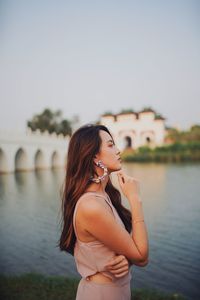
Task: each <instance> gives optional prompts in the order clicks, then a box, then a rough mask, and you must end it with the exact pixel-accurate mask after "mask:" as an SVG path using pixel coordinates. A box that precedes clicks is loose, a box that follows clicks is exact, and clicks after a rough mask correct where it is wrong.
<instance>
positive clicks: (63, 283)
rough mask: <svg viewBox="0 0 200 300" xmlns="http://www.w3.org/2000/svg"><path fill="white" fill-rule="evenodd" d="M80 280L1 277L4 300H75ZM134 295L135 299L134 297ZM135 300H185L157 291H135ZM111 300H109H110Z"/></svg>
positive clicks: (44, 277) (60, 277)
mask: <svg viewBox="0 0 200 300" xmlns="http://www.w3.org/2000/svg"><path fill="white" fill-rule="evenodd" d="M78 283H79V279H73V278H72V279H71V278H67V277H63V276H45V275H41V274H36V273H28V274H25V275H20V276H5V275H0V299H2V300H75V298H76V290H77V286H78ZM133 295H134V297H133ZM132 299H134V300H184V299H186V298H183V297H182V296H181V295H178V294H176V293H175V294H171V295H170V294H166V293H164V292H161V291H157V290H155V289H134V290H133V291H132ZM108 300H109V299H108Z"/></svg>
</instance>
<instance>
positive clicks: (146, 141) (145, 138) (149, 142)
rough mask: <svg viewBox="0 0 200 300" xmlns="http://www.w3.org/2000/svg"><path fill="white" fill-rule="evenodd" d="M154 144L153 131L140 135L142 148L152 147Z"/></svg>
mask: <svg viewBox="0 0 200 300" xmlns="http://www.w3.org/2000/svg"><path fill="white" fill-rule="evenodd" d="M154 142H155V133H154V132H153V131H143V132H142V133H141V144H142V145H143V146H145V145H146V146H149V147H150V146H153V145H154Z"/></svg>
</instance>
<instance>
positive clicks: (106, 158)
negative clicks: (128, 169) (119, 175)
mask: <svg viewBox="0 0 200 300" xmlns="http://www.w3.org/2000/svg"><path fill="white" fill-rule="evenodd" d="M99 135H100V138H101V141H102V144H101V148H100V152H99V153H98V154H97V155H96V157H97V161H98V160H101V161H102V163H103V164H104V165H105V166H106V167H107V168H108V171H109V172H113V171H118V170H121V167H122V165H121V158H120V151H119V149H118V148H117V147H116V145H115V144H114V141H113V139H112V137H111V136H110V135H109V134H108V133H107V132H106V131H104V130H100V131H99ZM97 161H96V162H97Z"/></svg>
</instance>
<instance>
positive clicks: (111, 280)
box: [86, 270, 131, 285]
mask: <svg viewBox="0 0 200 300" xmlns="http://www.w3.org/2000/svg"><path fill="white" fill-rule="evenodd" d="M86 280H87V281H92V282H96V283H102V284H114V285H115V284H117V285H119V284H120V285H123V284H126V283H128V282H130V280H131V273H130V270H129V272H128V273H127V274H126V275H124V276H122V277H115V276H114V275H113V274H111V273H110V272H106V271H101V272H96V273H95V274H92V275H88V276H87V277H86Z"/></svg>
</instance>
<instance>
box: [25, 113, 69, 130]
mask: <svg viewBox="0 0 200 300" xmlns="http://www.w3.org/2000/svg"><path fill="white" fill-rule="evenodd" d="M27 126H28V127H29V128H31V130H33V131H35V130H36V129H40V130H41V131H42V132H43V131H45V130H47V131H48V132H49V133H52V132H56V133H57V134H60V133H62V134H63V135H71V133H72V128H71V122H70V121H69V120H66V119H62V111H61V110H57V111H55V112H53V111H51V110H50V109H49V108H46V109H44V111H43V112H42V113H41V114H38V115H34V116H33V118H32V120H28V121H27Z"/></svg>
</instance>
